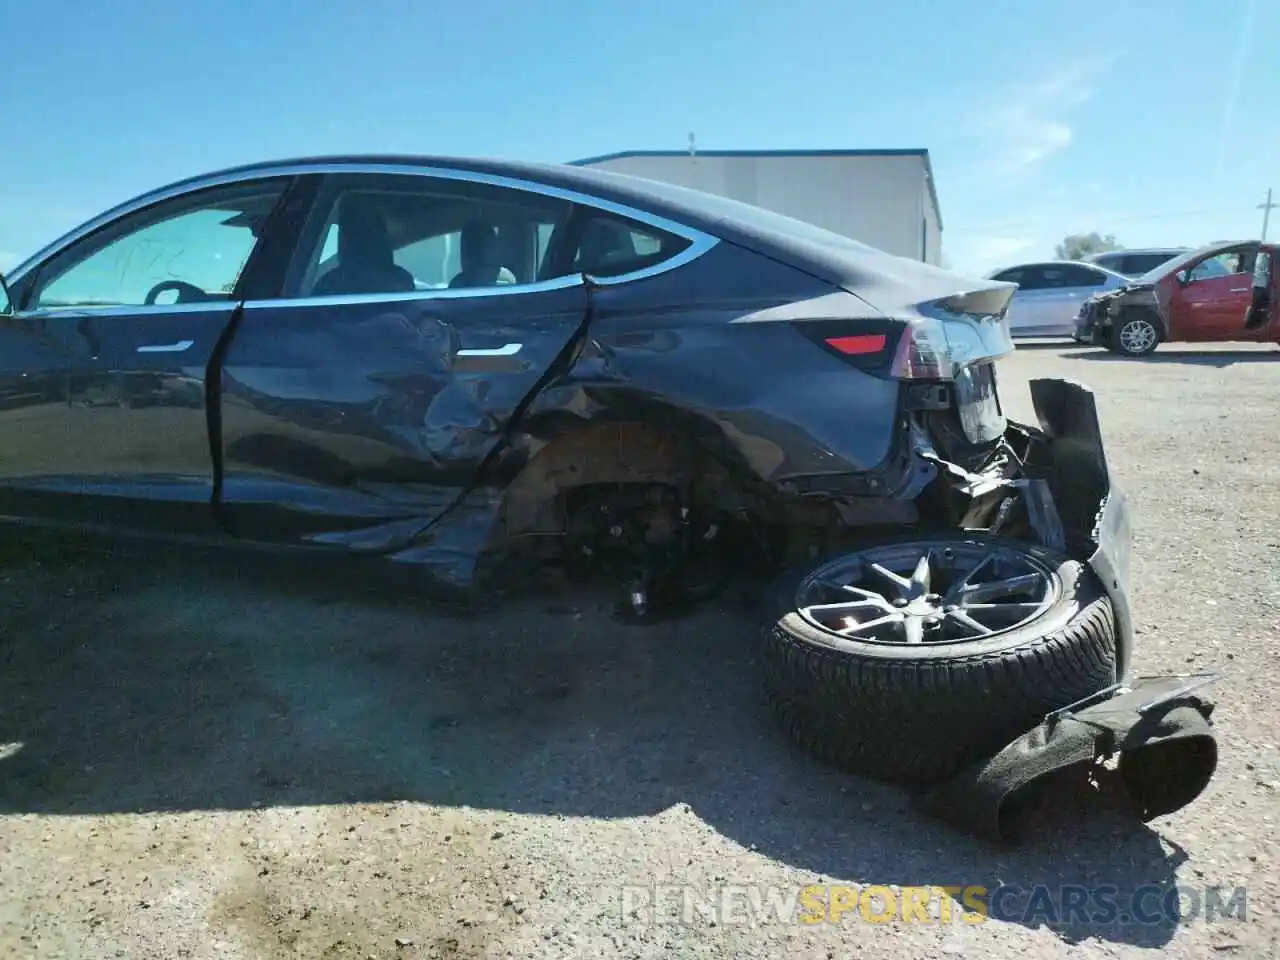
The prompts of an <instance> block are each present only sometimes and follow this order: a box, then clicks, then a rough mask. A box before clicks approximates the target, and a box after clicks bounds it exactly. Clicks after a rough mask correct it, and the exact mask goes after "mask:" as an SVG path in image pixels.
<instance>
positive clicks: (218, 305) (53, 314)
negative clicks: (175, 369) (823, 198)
mask: <svg viewBox="0 0 1280 960" xmlns="http://www.w3.org/2000/svg"><path fill="white" fill-rule="evenodd" d="M239 305H240V301H239V300H199V301H196V302H194V303H124V304H112V305H111V306H94V305H92V304H91V305H88V306H82V307H43V308H42V309H40V310H23V311H22V312H20V313H16V314H13V316H16V317H20V318H22V319H23V320H52V319H56V318H58V317H63V318H75V317H136V316H137V315H138V314H139V313H155V314H161V313H213V312H215V311H217V310H235V309H236V308H237V307H238V306H239Z"/></svg>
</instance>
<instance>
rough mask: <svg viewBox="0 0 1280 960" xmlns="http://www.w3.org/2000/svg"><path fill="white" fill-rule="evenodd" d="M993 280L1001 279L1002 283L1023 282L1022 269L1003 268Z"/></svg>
mask: <svg viewBox="0 0 1280 960" xmlns="http://www.w3.org/2000/svg"><path fill="white" fill-rule="evenodd" d="M991 279H992V280H999V281H1000V282H1001V283H1017V284H1021V283H1022V270H1021V269H1019V268H1017V267H1015V268H1014V269H1012V270H1003V271H1001V272H1000V273H997V274H996V275H995V276H994V277H992V278H991Z"/></svg>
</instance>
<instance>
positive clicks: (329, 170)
mask: <svg viewBox="0 0 1280 960" xmlns="http://www.w3.org/2000/svg"><path fill="white" fill-rule="evenodd" d="M330 174H331V175H342V174H387V175H391V176H413V177H426V178H432V179H438V180H456V181H463V182H468V183H478V184H482V185H485V186H491V187H505V188H507V189H511V190H522V191H524V192H526V193H536V194H540V195H542V196H545V197H551V198H553V199H557V200H565V201H568V202H570V203H575V204H579V205H581V206H585V207H591V208H592V209H595V210H600V211H603V212H605V213H612V214H615V215H617V216H620V217H626V218H627V219H629V220H634V221H636V222H637V223H642V224H647V225H648V226H651V227H654V228H656V229H658V230H662V231H665V232H667V233H671V234H674V235H675V236H678V237H682V238H684V239H685V240H688V241H690V245H689V246H688V247H686V248H685V249H684V250H682V251H681V252H680V253H678V254H676V255H675V256H673V257H670V258H668V259H666V260H663V261H662V262H661V263H657V264H654V265H653V266H650V267H646V268H644V269H642V270H635V271H632V272H631V273H625V274H620V275H619V276H616V277H599V278H592V283H594V284H598V285H601V286H605V285H608V286H613V285H616V284H622V283H631V282H633V281H636V280H642V279H644V278H646V277H651V276H655V275H656V274H660V273H665V272H667V271H668V270H674V269H676V268H677V267H681V266H683V265H685V264H686V263H688V262H689V261H691V260H695V259H697V258H698V257H700V256H702V254H704V253H706V252H707V251H708V250H710V249H711V248H712V247H714V246H716V245H717V244H718V243H720V238H719V237H715V236H712V235H711V234H709V233H703V232H702V231H701V230H695V229H694V228H693V227H689V226H686V225H685V224H682V223H679V222H677V221H675V220H670V219H668V218H666V217H661V216H658V215H657V214H653V213H649V212H647V211H645V210H640V209H637V208H635V207H630V206H627V205H626V204H621V203H614V202H613V201H612V200H605V199H604V198H603V197H596V196H593V195H592V194H589V193H582V192H581V191H579V190H568V189H565V188H563V187H554V186H551V185H549V184H545V183H540V182H538V181H536V180H525V179H522V178H519V177H507V176H502V175H499V174H491V173H477V172H475V171H472V170H457V169H454V168H452V167H435V166H428V165H422V166H419V165H417V164H395V163H360V162H347V163H303V164H286V165H283V166H278V167H260V168H256V169H253V170H248V171H246V170H240V171H237V172H234V173H225V174H211V175H209V176H205V177H200V178H196V179H191V180H185V181H182V182H181V183H177V184H172V185H170V186H168V187H161V188H159V189H157V190H153V191H151V192H150V193H145V194H142V195H141V196H138V197H135V198H134V199H132V200H128V201H125V202H124V203H122V204H117V205H116V206H115V207H112V208H111V209H110V210H107V211H106V212H104V213H101V214H99V215H98V216H96V217H94V218H93V219H92V220H88V221H86V222H85V223H82V224H81V225H80V226H78V227H76V228H74V229H73V230H71V231H70V232H69V233H66V234H64V235H63V236H61V237H59V238H58V239H57V240H55V241H53V243H50V244H48V245H46V246H45V247H44V248H42V249H41V250H38V251H36V253H34V254H33V255H32V256H30V257H28V258H27V259H26V260H24V261H22V263H20V264H19V265H18V266H17V267H15V268H14V270H13V271H12V272H11V273H9V274H7V279H8V281H9V284H10V285H11V286H13V285H16V284H18V283H21V282H22V281H23V280H24V279H25V277H26V275H27V273H28V272H29V271H30V270H31V269H32V268H33V267H35V266H38V265H39V264H42V263H44V262H45V261H47V260H49V259H50V258H51V257H55V256H57V255H58V254H60V253H62V251H64V250H65V249H67V248H68V247H70V246H71V245H72V244H74V243H76V242H77V241H79V240H82V239H84V237H86V236H88V235H89V234H91V233H93V232H95V231H97V230H100V229H101V228H103V227H105V226H107V225H108V224H111V223H113V222H115V221H116V220H119V219H121V218H122V217H127V216H130V215H131V214H134V213H137V212H138V211H139V210H142V209H144V208H146V207H149V206H152V205H153V204H157V203H163V202H165V201H166V200H173V199H176V198H177V197H181V196H184V195H185V194H189V193H195V192H197V191H199V190H207V189H210V188H213V187H223V186H230V185H232V184H236V183H251V182H253V181H255V180H270V179H274V178H278V177H301V176H322V175H330ZM580 277H581V275H580V274H579V275H574V277H573V278H572V282H573V283H578V282H580V279H579V278H580ZM559 279H560V278H557V280H552V281H541V282H539V283H526V284H508V285H505V286H504V287H502V288H499V289H496V290H495V289H494V288H490V287H478V288H459V289H458V290H457V291H456V292H454V293H453V296H493V295H494V294H503V293H528V292H536V291H537V290H538V289H539V288H540V287H541V285H542V283H556V282H557V281H558V280H559ZM553 289H554V288H553ZM481 291H485V292H481ZM445 292H446V291H443V290H418V291H414V292H412V293H406V294H387V295H363V294H358V295H352V296H344V297H309V298H290V299H288V300H261V301H254V303H255V305H257V304H266V303H272V304H276V305H293V304H302V303H310V304H319V302H320V301H322V300H323V301H332V302H334V303H357V302H366V301H371V300H379V299H390V298H395V299H402V300H413V299H418V298H419V297H422V296H424V295H425V296H426V297H428V298H430V297H436V296H440V295H441V294H444V293H445ZM183 306H203V304H184V305H183ZM171 307H172V305H171ZM68 309H75V310H77V311H80V310H83V311H85V312H93V313H94V314H95V315H97V314H98V312H99V310H100V308H97V307H83V308H79V307H78V308H68ZM101 309H115V308H101ZM139 309H143V310H145V309H148V308H147V307H146V306H145V305H138V306H134V307H132V308H131V312H132V311H137V310H139ZM29 315H30V314H27V313H23V316H29Z"/></svg>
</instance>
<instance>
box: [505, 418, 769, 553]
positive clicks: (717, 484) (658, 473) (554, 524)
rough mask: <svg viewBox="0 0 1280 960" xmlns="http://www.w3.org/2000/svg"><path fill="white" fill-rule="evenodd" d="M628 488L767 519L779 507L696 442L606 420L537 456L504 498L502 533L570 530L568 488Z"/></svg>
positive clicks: (756, 483) (564, 438) (564, 437)
mask: <svg viewBox="0 0 1280 960" xmlns="http://www.w3.org/2000/svg"><path fill="white" fill-rule="evenodd" d="M624 484H635V485H647V486H652V485H658V486H669V487H672V488H675V489H677V490H679V491H680V492H681V494H682V496H683V497H685V498H687V499H688V500H689V501H691V502H695V503H703V504H714V505H715V506H716V507H717V508H718V509H719V510H721V511H723V512H725V513H730V514H743V515H747V516H752V517H758V518H761V519H763V517H764V516H766V515H768V514H770V513H772V512H774V511H775V510H777V509H778V505H777V504H776V503H773V502H771V501H772V498H771V497H770V496H769V494H768V493H767V491H766V490H765V489H764V485H763V484H761V483H760V482H759V481H758V480H754V479H753V478H751V477H749V476H747V475H746V473H745V471H743V470H740V469H735V468H733V467H730V466H729V465H727V464H726V463H724V461H723V460H722V459H721V458H719V457H717V456H715V455H714V454H712V453H711V452H710V451H709V450H708V449H707V447H706V445H705V444H704V443H702V442H701V441H699V440H698V439H696V438H693V437H690V436H688V435H686V434H682V433H678V432H673V431H670V430H663V429H659V428H656V427H652V426H649V425H648V424H643V423H600V424H591V425H588V426H585V427H582V428H580V429H578V430H574V431H572V432H570V433H566V434H562V435H561V436H559V437H556V438H555V439H554V440H552V441H551V442H550V443H548V444H547V445H546V446H545V447H543V448H542V449H541V450H540V451H538V453H537V454H535V455H534V456H533V458H532V459H530V461H529V462H528V463H527V464H526V465H525V466H524V468H523V469H522V470H521V471H520V473H519V474H518V475H517V476H516V478H515V479H514V480H513V481H512V482H511V483H510V484H509V485H508V487H507V489H506V492H505V494H504V497H503V504H502V511H501V515H500V527H501V531H502V534H503V535H504V536H505V537H506V538H516V537H525V536H536V535H556V534H560V533H563V532H564V530H565V528H566V520H567V518H566V517H565V515H564V499H565V497H564V495H565V494H566V493H567V492H568V491H571V490H575V489H578V488H582V487H588V486H606V485H607V486H617V485H624Z"/></svg>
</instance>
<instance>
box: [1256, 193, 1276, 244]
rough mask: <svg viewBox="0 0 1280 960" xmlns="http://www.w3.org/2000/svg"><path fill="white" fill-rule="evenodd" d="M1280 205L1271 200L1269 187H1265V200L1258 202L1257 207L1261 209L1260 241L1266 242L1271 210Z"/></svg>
mask: <svg viewBox="0 0 1280 960" xmlns="http://www.w3.org/2000/svg"><path fill="white" fill-rule="evenodd" d="M1277 207H1280V203H1272V202H1271V188H1270V187H1268V188H1267V202H1266V203H1260V204H1258V209H1259V210H1261V211H1262V242H1263V243H1266V242H1267V223H1268V221H1270V219H1271V211H1272V210H1275V209H1276V208H1277Z"/></svg>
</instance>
